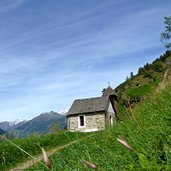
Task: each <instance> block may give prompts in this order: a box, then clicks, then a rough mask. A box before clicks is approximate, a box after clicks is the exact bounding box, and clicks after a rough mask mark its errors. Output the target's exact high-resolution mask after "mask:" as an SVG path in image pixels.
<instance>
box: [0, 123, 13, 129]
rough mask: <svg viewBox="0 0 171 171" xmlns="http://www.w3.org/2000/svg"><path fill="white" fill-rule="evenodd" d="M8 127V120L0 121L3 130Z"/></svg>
mask: <svg viewBox="0 0 171 171" xmlns="http://www.w3.org/2000/svg"><path fill="white" fill-rule="evenodd" d="M10 127H11V126H10V122H8V121H4V122H0V128H1V129H3V130H7V129H9V128H10Z"/></svg>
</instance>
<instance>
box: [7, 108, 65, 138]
mask: <svg viewBox="0 0 171 171" xmlns="http://www.w3.org/2000/svg"><path fill="white" fill-rule="evenodd" d="M53 123H57V124H58V125H59V127H60V129H64V128H65V127H66V116H64V115H60V114H58V113H56V112H53V111H51V112H46V113H42V114H40V115H39V116H37V117H35V118H33V119H31V120H29V121H23V122H20V123H18V124H16V125H14V126H12V127H9V129H7V130H8V132H13V133H15V134H16V135H17V136H19V137H24V136H27V135H29V134H33V133H37V134H44V133H47V132H49V128H50V126H51V125H52V124H53Z"/></svg>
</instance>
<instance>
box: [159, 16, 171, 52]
mask: <svg viewBox="0 0 171 171" xmlns="http://www.w3.org/2000/svg"><path fill="white" fill-rule="evenodd" d="M164 24H165V30H164V31H163V32H161V34H160V38H161V42H162V43H163V44H164V46H165V47H166V48H167V49H171V41H170V39H171V16H169V17H164Z"/></svg>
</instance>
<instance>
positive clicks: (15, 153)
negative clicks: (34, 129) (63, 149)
mask: <svg viewBox="0 0 171 171" xmlns="http://www.w3.org/2000/svg"><path fill="white" fill-rule="evenodd" d="M84 136H85V135H84V134H83V133H71V132H67V131H60V132H57V133H53V134H47V135H43V136H38V135H32V136H29V137H26V138H22V139H13V140H10V141H11V142H12V143H10V142H9V141H3V142H0V170H2V171H3V170H7V169H9V168H11V167H14V166H15V165H17V164H18V163H20V162H23V161H26V160H28V159H30V156H36V155H38V154H40V153H41V149H40V147H44V148H45V149H46V150H48V149H52V148H54V147H58V146H61V145H65V144H67V143H69V142H71V141H73V140H77V139H80V138H81V137H84ZM2 140H3V138H2ZM13 144H15V145H17V146H18V147H19V148H16V146H15V145H13ZM20 148H21V149H22V150H21V149H20ZM24 151H25V152H27V153H29V154H30V156H29V155H27V154H26V153H25V152H24Z"/></svg>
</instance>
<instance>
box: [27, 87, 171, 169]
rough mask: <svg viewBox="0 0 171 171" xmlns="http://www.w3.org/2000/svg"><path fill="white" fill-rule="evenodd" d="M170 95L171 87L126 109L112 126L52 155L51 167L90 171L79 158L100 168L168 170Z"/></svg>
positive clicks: (170, 136)
mask: <svg viewBox="0 0 171 171" xmlns="http://www.w3.org/2000/svg"><path fill="white" fill-rule="evenodd" d="M170 94H171V87H169V88H167V89H165V90H164V91H162V92H161V93H159V94H156V95H154V96H153V97H151V96H150V97H148V98H147V99H146V100H145V101H144V102H143V103H141V104H139V105H138V106H136V107H135V108H134V109H132V108H128V109H127V113H126V116H127V117H126V119H125V120H124V121H121V122H120V123H118V124H117V125H115V127H114V128H108V129H106V130H105V131H102V132H97V133H96V134H95V135H94V136H93V137H88V138H87V139H85V140H82V141H80V142H78V143H76V144H73V145H71V146H69V147H68V148H66V149H64V150H61V151H59V152H58V153H56V154H54V155H52V156H51V157H50V158H51V160H52V163H53V170H55V171H58V170H59V171H61V170H67V171H72V170H91V169H90V168H88V167H87V166H85V165H84V164H83V163H82V162H81V160H87V161H90V162H92V163H94V164H95V165H96V166H97V168H98V169H97V170H99V171H113V170H171V153H170V151H171V124H170V121H171V95H170ZM117 138H120V139H124V140H126V141H127V142H128V144H129V145H130V146H131V147H132V148H133V149H134V150H131V151H130V150H128V149H127V148H125V147H124V146H123V145H122V144H120V143H119V142H118V141H117ZM30 169H31V170H32V169H35V170H39V169H40V170H41V169H43V166H40V165H37V166H34V167H31V168H29V169H28V170H30ZM45 170H46V169H45Z"/></svg>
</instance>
